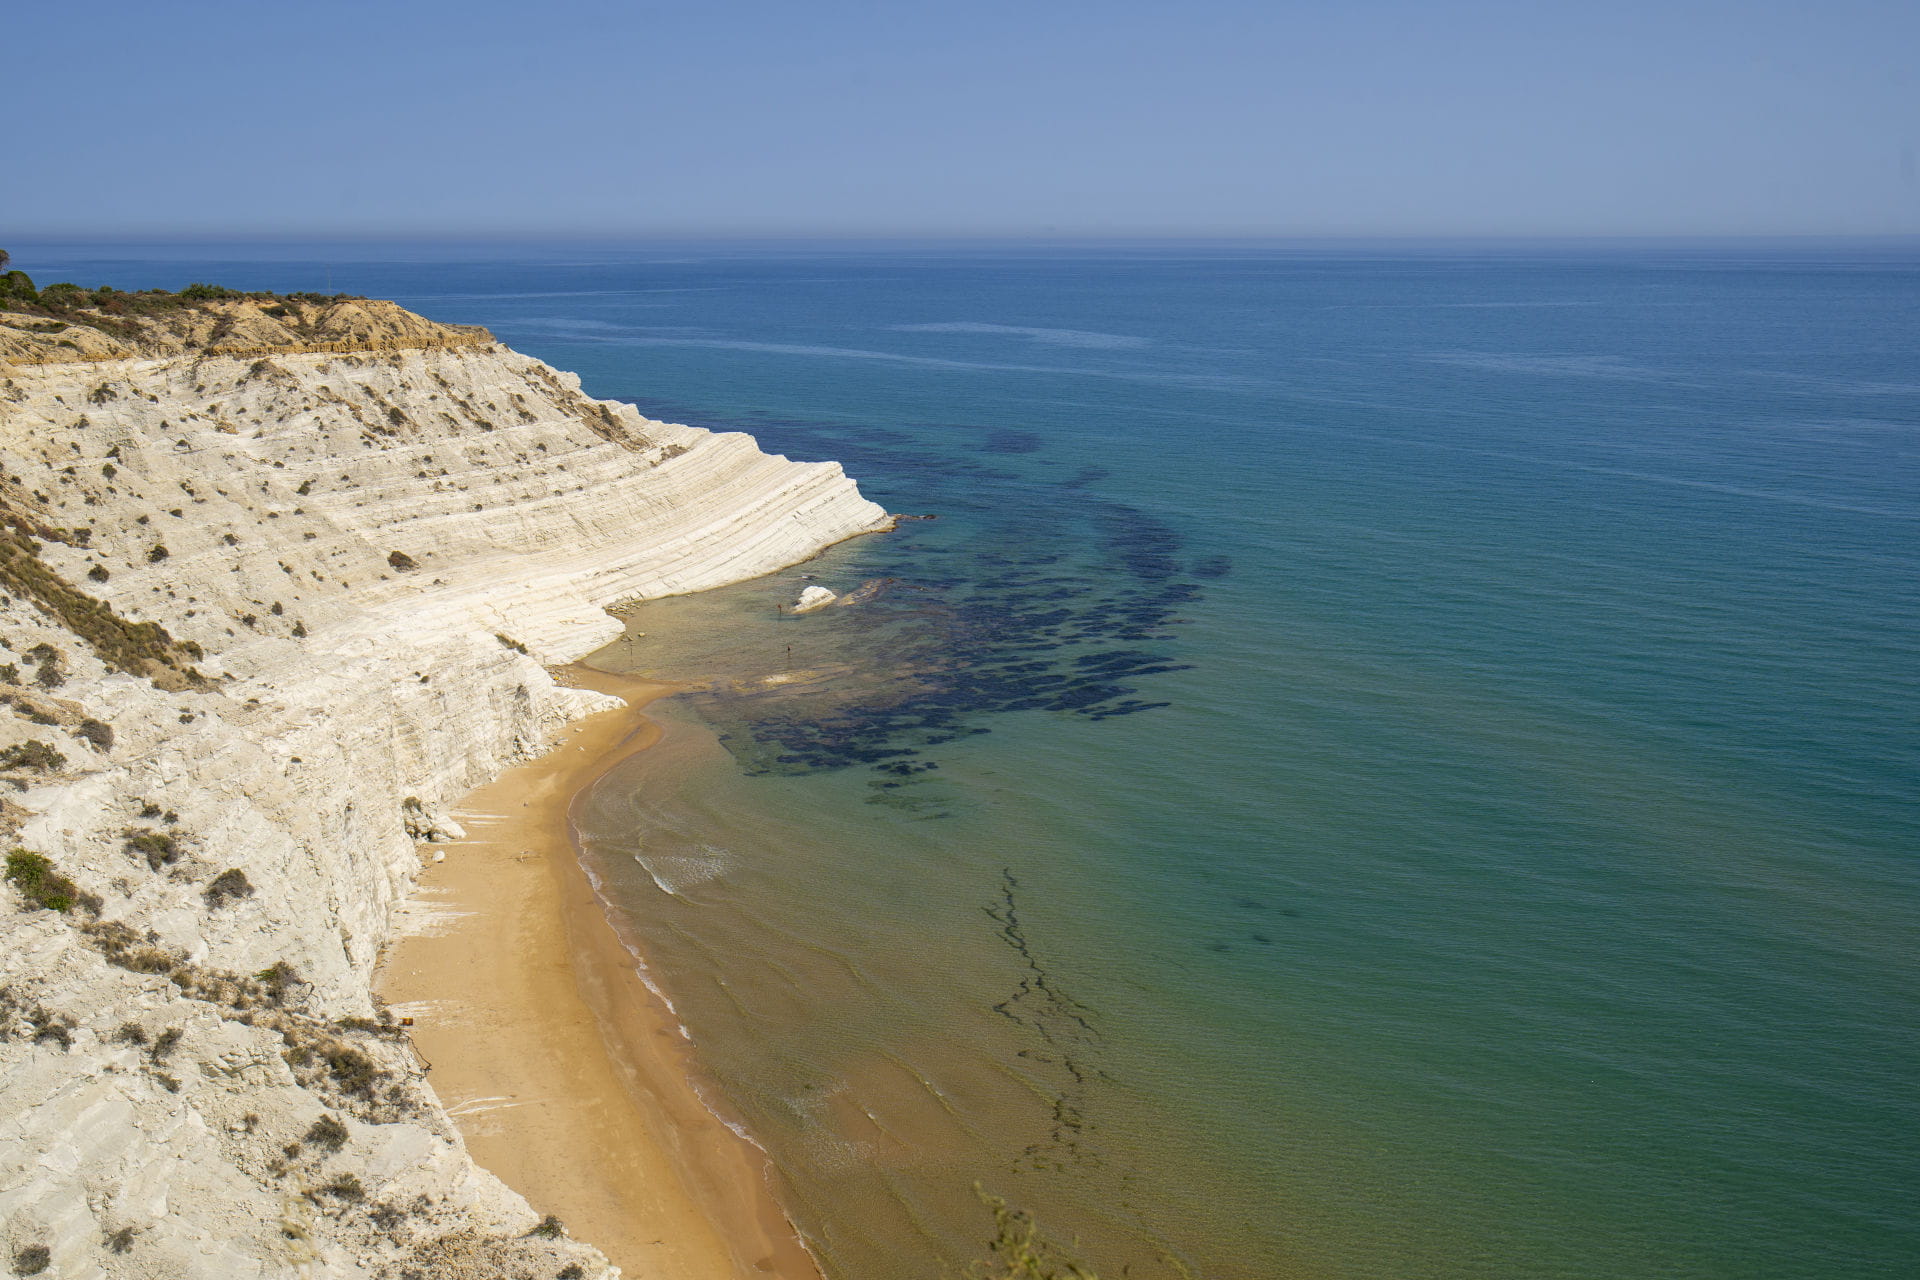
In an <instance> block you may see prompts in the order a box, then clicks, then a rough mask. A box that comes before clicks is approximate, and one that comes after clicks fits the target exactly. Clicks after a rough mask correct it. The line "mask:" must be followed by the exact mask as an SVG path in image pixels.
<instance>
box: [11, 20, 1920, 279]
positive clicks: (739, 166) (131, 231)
mask: <svg viewBox="0 0 1920 1280" xmlns="http://www.w3.org/2000/svg"><path fill="white" fill-rule="evenodd" d="M5 35H6V47H7V59H6V61H7V72H6V86H7V110H6V123H7V128H6V135H7V142H6V148H5V155H6V159H5V177H4V179H0V238H3V237H4V236H6V235H7V234H9V233H13V234H16V235H33V236H45V235H68V234H70V235H98V234H102V233H110V234H128V235H139V234H168V233H180V232H189V233H193V232H198V233H214V234H220V233H236V232H237V233H256V234H300V235H316V234H317V235H330V234H402V235H405V234H433V235H441V234H481V235H486V234H506V235H513V234H524V233H573V234H588V235H701V236H707V235H735V234H738V235H808V234H822V235H869V234H882V235H955V234H957V235H1036V234H1040V235H1044V234H1058V235H1066V236H1085V235H1162V234H1173V235H1196V234H1197V235H1229V236H1239V235H1309V236H1311V235H1337V236H1368V235H1419V236H1451V235H1693V234H1705V235H1715V234H1912V233H1920V173H1916V168H1920V74H1916V70H1915V64H1916V60H1917V59H1920V3H1914V2H1913V0H1907V2H1906V3H1891V2H1881V0H1871V2H1869V0H1822V2H1821V3H1814V2H1813V0H1801V2H1798V3H1780V2H1778V0H1747V2H1746V3H1720V2H1717V0H1716V2H1713V3H1702V2H1695V0H1673V2H1672V3H1658V4H1655V3H1640V2H1639V0H1625V2H1608V3H1597V2H1596V3H1584V4H1563V3H1555V2H1554V0H1534V2H1533V3H1453V2H1437V3H1426V4H1416V3H1401V2H1395V0H1348V2H1346V3H1321V4H1292V3H1270V4H1253V3H1240V2H1237V0H1189V2H1188V3H1134V2H1131V0H1111V2H1109V3H1104V4H1095V3H1082V2H1080V0H1056V2H1052V3H1049V2H1047V0H1022V2H1020V3H1003V2H1002V0H975V2H973V3H967V4H938V5H936V4H921V3H914V2H912V0H898V2H896V3H848V2H846V0H805V2H800V0H788V2H786V3H763V2H761V0H710V2H708V3H700V4H693V3H686V4H649V3H626V4H612V3H598V2H595V0H557V2H555V3H548V4H541V5H534V4H506V3H496V2H493V0H465V2H464V3H446V2H443V0H385V2H383V3H378V4H371V3H334V4H324V5H323V4H312V3H307V4H289V3H276V2H274V0H251V2H250V3H233V4H229V3H195V2H193V0H185V2H183V3H175V4H155V3H152V2H151V0H147V2H146V3H140V4H126V3H118V2H117V0H108V2H105V3H95V4H90V5H56V4H51V3H44V2H43V3H39V4H33V5H17V6H14V7H12V8H11V9H10V11H9V14H8V17H7V20H6V25H5ZM0 242H4V240H3V239H0Z"/></svg>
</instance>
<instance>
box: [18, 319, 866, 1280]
mask: <svg viewBox="0 0 1920 1280" xmlns="http://www.w3.org/2000/svg"><path fill="white" fill-rule="evenodd" d="M121 296H122V297H123V298H127V297H135V296H140V295H121ZM176 296H177V295H176ZM112 301H113V299H112V296H111V291H107V297H106V302H107V303H108V304H111V303H112ZM68 302H69V303H70V304H73V305H67V306H65V307H64V309H62V308H58V307H56V308H54V309H51V310H49V309H47V308H38V309H26V310H22V309H15V310H11V311H7V310H0V593H3V594H0V825H3V826H4V827H5V828H6V830H5V832H4V833H3V834H4V839H5V845H4V847H5V848H7V849H10V850H12V852H11V853H10V854H9V855H8V862H7V872H6V875H7V882H8V883H7V888H6V889H5V890H4V891H0V1249H4V1250H5V1252H6V1254H7V1256H8V1258H9V1259H12V1260H15V1261H16V1264H18V1261H19V1260H20V1259H22V1258H25V1259H26V1260H27V1262H28V1263H29V1264H31V1263H33V1262H35V1261H38V1262H41V1263H44V1264H45V1265H46V1268H47V1273H48V1274H57V1275H61V1276H87V1277H91V1276H102V1277H118V1276H127V1277H132V1276H140V1277H156V1276H165V1277H183V1278H184V1277H196V1278H197V1277H206V1278H207V1280H213V1278H214V1277H222V1278H225V1277H234V1276H257V1277H279V1276H287V1277H292V1276H295V1275H299V1276H312V1277H369V1278H372V1277H396V1278H397V1277H401V1276H406V1275H421V1276H463V1277H464V1276H472V1277H496V1276H497V1277H506V1276H520V1275H535V1276H552V1275H568V1276H595V1275H607V1274H612V1272H611V1270H610V1269H609V1268H608V1267H607V1265H606V1262H605V1259H604V1258H602V1257H601V1256H600V1254H599V1253H598V1252H597V1251H596V1250H594V1249H592V1248H591V1247H590V1246H588V1245H584V1244H576V1243H574V1242H572V1241H570V1240H568V1239H566V1238H565V1237H564V1235H560V1234H555V1233H554V1232H552V1230H551V1229H550V1228H549V1229H543V1228H542V1225H541V1224H542V1218H541V1214H540V1212H538V1211H537V1210H538V1206H532V1207H530V1206H528V1205H527V1204H526V1203H525V1202H524V1201H523V1200H522V1199H521V1198H520V1197H519V1196H518V1195H516V1194H514V1193H513V1192H511V1191H509V1190H508V1189H507V1188H506V1187H505V1186H504V1185H502V1184H501V1183H499V1182H498V1181H497V1180H496V1179H494V1178H492V1177H491V1175H489V1174H487V1173H486V1172H485V1171H484V1170H481V1169H479V1168H477V1167H476V1166H475V1165H474V1164H473V1162H472V1161H471V1160H470V1159H469V1158H468V1157H467V1154H466V1151H465V1148H464V1147H463V1146H462V1144H461V1141H460V1138H459V1135H458V1133H457V1132H456V1131H455V1129H454V1127H453V1125H452V1124H451V1123H450V1122H449V1121H448V1119H447V1117H446V1115H445V1114H444V1112H443V1111H442V1109H441V1107H440V1103H439V1101H438V1099H436V1098H435V1097H434V1094H433V1091H432V1089H431V1088H430V1087H429V1086H428V1084H427V1083H426V1081H425V1079H424V1076H423V1071H422V1068H421V1064H420V1063H419V1061H418V1060H417V1058H416V1057H415V1055H414V1053H413V1051H412V1049H411V1046H410V1044H409V1042H408V1041H407V1039H406V1036H405V1033H404V1031H403V1030H402V1029H401V1028H400V1027H399V1026H397V1025H395V1023H394V1021H393V1019H392V1018H391V1016H390V1015H389V1014H387V1013H386V1011H384V1010H383V1009H382V1008H381V1007H380V1006H379V1005H378V1004H377V1002H376V1001H375V1000H374V999H373V997H372V995H371V994H370V980H371V974H372V970H373V967H374V964H375V962H376V959H377V957H378V956H379V953H380V950H381V947H382V945H383V943H384V942H385V941H386V939H387V938H388V937H389V936H390V934H391V932H392V930H393V927H394V921H395V918H396V913H397V911H398V909H399V908H400V906H401V904H402V901H403V899H404V898H405V895H406V894H407V892H408V889H409V887H410V886H411V884H412V883H413V879H414V876H415V874H416V873H417V870H418V868H419V865H420V856H421V855H420V853H419V851H418V849H419V842H420V841H421V840H423V839H432V838H434V837H435V836H437V835H440V834H443V833H445V832H446V831H447V830H448V823H447V820H446V819H445V818H444V817H443V816H442V815H443V813H444V811H445V808H446V806H448V805H449V804H450V803H451V802H452V801H454V800H455V799H456V798H457V797H459V796H460V795H461V794H463V793H464V792H465V791H467V790H469V789H471V788H472V787H473V786H475V785H477V784H478V783H480V782H481V781H484V780H485V779H487V778H489V777H491V776H492V775H494V774H495V773H497V772H499V771H500V770H501V769H503V768H504V767H505V766H507V765H508V764H510V763H512V762H515V761H518V760H522V759H525V758H527V757H528V756H530V755H532V754H535V753H538V752H539V751H541V750H542V749H543V747H544V746H545V745H546V743H548V742H549V741H550V740H551V737H552V735H553V734H554V733H555V731H556V730H557V729H558V728H559V727H560V726H561V725H563V724H564V723H565V722H566V721H568V720H569V719H571V718H573V717H576V716H579V715H581V714H583V713H585V712H587V711H590V710H593V709H596V708H598V707H600V706H604V705H607V704H606V700H605V699H604V698H603V697H602V696H601V695H597V694H590V693H585V692H582V691H577V690H571V689H567V688H563V687H560V686H558V685H556V684H555V682H554V681H553V680H552V678H551V677H550V676H549V675H548V673H547V670H546V667H545V665H544V664H551V663H558V662H564V661H568V660H571V659H573V658H576V657H579V656H581V655H583V654H585V653H587V652H590V651H591V650H593V649H595V648H597V647H599V646H600V645H601V644H603V643H605V642H606V641H607V640H609V639H611V638H613V637H614V636H615V635H617V634H618V633H619V624H618V623H616V622H615V621H614V620H613V619H612V618H611V617H610V616H609V615H608V614H607V613H606V611H605V609H606V606H608V605H610V604H613V603H615V602H617V601H622V600H631V599H638V598H645V597H650V596H658V595H665V594H673V593H677V592H685V591H693V590H698V589H701V588H704V587H709V586H714V585H718V584H720V583H724V582H729V581H735V580H739V579H742V578H747V577H752V576H755V575H758V574H762V573H766V572H770V571H772V570H774V569H777V568H781V567H784V566H786V565H789V564H792V563H795V562H797V561H799V560H802V559H805V558H807V557H809V556H811V555H812V554H814V553H815V552H817V551H818V550H820V549H821V548H822V547H825V546H827V545H829V544H831V543H833V542H836V541H839V540H841V539H844V538H847V537H851V536H853V535H855V534H859V533H863V532H867V531H871V530H874V529H878V528H882V527H885V524H886V516H885V513H884V512H883V511H882V510H881V509H880V508H879V507H877V506H875V505H874V504H872V503H870V502H867V501H865V500H864V499H862V498H861V497H860V495H859V493H858V491H857V490H856V489H855V487H854V485H853V483H852V482H851V481H850V480H848V479H847V477H846V476H845V475H844V474H842V473H841V471H840V469H839V467H838V466H837V465H834V464H831V463H813V464H800V463H793V462H789V461H788V460H786V459H785V458H781V457H777V456H770V455H768V454H765V453H763V452H761V451H760V449H759V448H758V447H757V446H756V445H755V443H754V441H753V440H752V439H751V438H750V437H747V436H745V435H740V434H715V433H710V432H707V431H702V430H697V429H694V428H689V427H685V426H678V425H674V424H669V423H662V422H655V421H651V420H648V419H646V418H644V417H642V416H641V415H640V414H639V413H637V412H636V411H635V410H634V409H632V408H631V407H630V406H627V405H622V404H614V403H607V402H602V401H597V400H593V399H590V398H588V397H587V396H585V395H583V394H582V393H581V391H580V386H579V381H578V379H577V378H575V377H573V376H572V375H569V374H565V373H561V372H558V371H556V370H553V369H551V368H548V367H547V366H546V365H544V364H542V363H541V362H539V361H537V360H534V359H531V358H529V357H527V356H524V355H521V354H519V353H517V352H514V351H511V350H509V349H507V348H505V347H503V346H500V345H499V344H497V343H495V342H494V341H493V340H492V338H491V336H490V335H489V334H487V333H486V332H485V331H484V330H479V329H472V328H463V327H456V326H445V325H436V324H434V323H433V322H431V321H428V320H426V319H424V318H422V317H420V316H416V315H413V314H412V313H410V312H407V311H405V310H403V309H401V308H399V307H397V306H395V305H394V304H392V303H382V302H371V301H367V300H364V299H314V298H294V299H281V298H269V297H258V296H244V297H234V296H225V297H206V298H200V299H190V300H188V302H189V303H190V305H176V304H173V303H167V304H164V305H151V306H138V305H131V304H130V305H127V306H124V307H122V308H121V309H120V310H119V311H118V312H115V311H114V310H112V309H111V306H110V305H109V306H108V307H107V308H106V309H102V308H101V307H100V306H98V305H96V303H97V302H98V294H96V295H95V296H92V297H89V298H86V299H79V298H77V297H76V298H72V299H68ZM3 303H4V300H0V304H3ZM83 303H84V305H81V304H83ZM56 326H57V327H56Z"/></svg>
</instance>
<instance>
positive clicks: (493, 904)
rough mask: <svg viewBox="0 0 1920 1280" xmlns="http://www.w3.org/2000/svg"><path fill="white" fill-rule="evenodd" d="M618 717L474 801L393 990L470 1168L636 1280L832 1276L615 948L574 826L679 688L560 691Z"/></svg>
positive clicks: (422, 890) (579, 730)
mask: <svg viewBox="0 0 1920 1280" xmlns="http://www.w3.org/2000/svg"><path fill="white" fill-rule="evenodd" d="M557 674H558V675H559V677H560V678H561V679H562V680H563V682H565V683H567V684H569V685H572V686H574V687H577V688H587V689H592V690H594V691H595V692H599V693H606V694H611V695H614V696H616V697H619V698H621V699H623V705H622V706H620V707H619V708H616V709H614V710H609V711H602V712H598V713H596V714H595V715H592V716H590V717H588V718H586V719H585V720H582V721H579V722H577V723H576V724H574V725H572V726H570V727H569V728H568V729H567V730H565V731H564V733H563V734H562V736H561V737H560V739H559V741H557V742H556V743H555V744H554V745H553V746H552V748H551V749H550V750H549V751H548V752H547V753H546V754H545V755H542V756H541V757H539V758H538V759H536V760H533V761H530V762H528V763H526V764H523V765H519V766H516V767H515V768H513V769H510V770H508V771H507V772H506V773H504V774H502V775H501V776H500V777H499V778H497V779H495V780H493V781H492V782H490V783H488V784H487V785H485V786H483V787H481V788H479V789H478V790H476V791H474V792H472V793H471V794H469V795H468V796H467V797H465V798H464V799H463V800H462V801H461V802H460V803H459V805H458V807H457V808H456V809H455V811H454V812H455V817H456V818H457V819H458V821H459V822H460V823H461V824H462V825H463V826H464V827H465V828H466V831H467V836H466V838H465V839H463V840H459V841H455V842H452V843H450V844H447V845H445V846H441V847H438V848H443V849H444V852H445V854H446V858H445V860H444V861H440V860H439V859H438V858H436V860H435V862H434V863H433V865H432V866H430V867H429V868H428V869H427V870H426V871H425V872H424V873H423V874H422V876H421V881H420V887H419V889H418V890H417V894H418V897H417V900H416V903H415V904H414V911H415V912H416V913H417V914H418V915H419V916H420V917H422V923H421V927H420V930H419V931H418V932H411V933H408V934H406V935H405V936H403V937H402V938H401V939H400V940H399V941H398V943H397V944H396V945H395V947H394V948H393V950H392V951H391V952H390V954H389V956H388V958H387V961H386V963H385V966H384V968H383V970H382V975H381V979H380V990H381V993H382V995H383V996H384V997H385V998H386V999H388V1000H389V1001H390V1002H391V1003H392V1004H393V1006H394V1008H395V1010H396V1012H399V1013H403V1014H406V1015H410V1016H412V1017H413V1018H414V1019H415V1021H414V1025H413V1028H412V1036H413V1039H414V1042H415V1043H416V1044H417V1045H418V1046H419V1047H420V1049H421V1051H422V1053H423V1055H424V1056H425V1057H426V1059H427V1060H428V1061H429V1062H430V1063H433V1064H435V1065H434V1066H433V1067H432V1068H431V1069H430V1071H429V1074H428V1079H429V1080H430V1081H431V1082H432V1083H433V1085H434V1088H435V1089H436V1091H437V1092H438V1093H439V1094H440V1097H441V1099H442V1101H443V1102H444V1103H445V1104H446V1106H447V1109H448V1112H449V1114H451V1115H452V1116H454V1117H455V1119H456V1120H457V1121H458V1123H459V1124H460V1126H461V1130H462V1132H463V1134H464V1135H465V1137H466V1141H467V1146H468V1149H469V1150H471V1151H472V1152H473V1153H474V1156H475V1158H476V1159H477V1160H479V1161H480V1162H481V1164H483V1165H484V1166H485V1167H486V1168H488V1169H489V1170H491V1171H492V1172H493V1173H495V1174H497V1175H499V1176H500V1177H501V1178H502V1179H504V1180H505V1181H506V1182H507V1184H508V1185H509V1186H512V1187H513V1188H515V1189H516V1190H518V1191H520V1192H521V1193H522V1194H523V1195H526V1196H527V1197H528V1198H529V1200H530V1201H531V1202H532V1203H534V1204H536V1205H539V1206H541V1207H542V1208H543V1209H544V1210H546V1211H549V1212H552V1213H554V1214H556V1215H557V1216H559V1217H560V1218H561V1219H562V1220H563V1221H565V1222H566V1224H567V1226H568V1229H569V1230H570V1231H572V1232H574V1233H576V1234H578V1235H580V1236H581V1237H582V1238H583V1239H588V1240H592V1241H594V1242H595V1243H596V1244H597V1245H598V1246H599V1247H600V1249H601V1250H602V1251H603V1252H605V1253H606V1254H607V1256H608V1257H609V1258H610V1259H611V1260H612V1261H613V1262H615V1263H616V1264H617V1265H619V1266H621V1267H622V1268H624V1269H625V1270H626V1272H627V1274H629V1275H659V1276H666V1277H674V1278H676V1280H679V1278H682V1277H684V1278H686V1280H723V1278H728V1277H739V1276H770V1277H779V1278H781V1280H810V1278H812V1277H816V1276H817V1275H818V1274H819V1273H818V1270H817V1269H816V1268H815V1267H814V1266H813V1264H812V1262H811V1260H810V1259H809V1258H808V1257H807V1255H806V1253H805V1251H804V1249H803V1248H802V1247H801V1246H800V1244H799V1241H798V1240H797V1238H796V1237H795V1235H794V1233H793V1231H792V1228H791V1226H790V1225H789V1224H788V1223H787V1222H786V1220H785V1218H784V1216H783V1215H782V1214H781V1213H780V1211H779V1208H778V1206H777V1204H775V1203H774V1202H773V1200H772V1198H771V1193H770V1190H769V1188H768V1186H767V1180H766V1171H765V1157H764V1155H763V1153H761V1152H760V1151H759V1150H758V1148H755V1147H753V1146H752V1145H751V1144H750V1143H748V1142H746V1141H745V1140H744V1139H742V1138H741V1137H740V1136H739V1135H737V1134H736V1133H734V1132H733V1131H732V1130H731V1129H729V1128H727V1127H726V1125H725V1124H724V1123H723V1122H722V1121H721V1120H720V1119H719V1118H718V1117H716V1116H715V1115H714V1114H713V1113H712V1112H711V1111H710V1110H709V1109H708V1104H707V1103H706V1102H705V1101H703V1100H702V1099H701V1098H700V1097H699V1095H698V1094H697V1092H696V1091H695V1090H694V1088H693V1086H692V1084H691V1082H690V1080H689V1079H688V1076H687V1073H688V1072H689V1071H690V1070H692V1069H693V1067H692V1063H691V1061H690V1057H689V1046H688V1044H687V1042H686V1040H685V1037H684V1033H683V1032H682V1030H681V1028H680V1027H679V1024H678V1023H677V1021H675V1019H674V1017H673V1014H672V1011H671V1010H670V1009H669V1008H667V1007H666V1006H665V1005H664V1004H663V1003H662V1002H661V1001H660V999H659V998H658V997H657V996H656V995H654V994H653V993H652V992H650V991H648V990H647V988H646V986H645V984H644V983H643V982H641V980H640V977H639V974H638V972H637V971H636V968H635V965H636V958H635V957H634V956H633V955H632V953H630V952H629V951H628V950H627V949H626V948H625V946H624V945H623V944H622V943H621V941H620V940H619V939H618V938H617V937H616V936H615V935H614V934H613V932H612V930H611V927H610V926H609V924H608V921H607V919H606V917H605V914H604V912H603V909H602V907H601V905H600V903H599V901H598V899H597V898H596V896H595V894H594V891H593V886H592V884H591V883H590V882H589V881H588V879H587V877H586V875H585V873H584V871H583V870H582V868H581V866H580V862H579V856H578V851H577V849H576V847H575V845H574V842H573V837H572V822H571V818H570V813H571V810H572V807H573V806H574V804H575V803H577V801H578V799H579V797H580V796H581V794H582V793H583V792H585V791H586V790H587V789H588V788H590V787H592V786H593V784H594V783H595V782H596V781H598V780H599V779H600V778H602V777H604V776H605V774H606V773H607V772H608V771H609V770H610V769H612V768H613V767H614V766H616V765H617V764H618V763H619V762H620V761H621V760H623V759H625V758H626V757H627V756H629V755H631V754H633V753H635V752H639V751H645V750H647V749H649V748H651V747H653V746H654V745H655V743H656V742H657V741H658V740H659V737H660V731H659V728H658V726H656V725H655V724H653V722H652V721H650V720H649V719H648V718H647V716H646V713H645V709H646V707H647V705H648V704H649V703H650V702H652V701H653V700H654V699H655V698H658V697H661V696H665V695H668V694H671V693H672V692H674V690H673V688H672V687H671V686H665V685H655V684H647V683H644V682H640V681H634V680H629V679H622V678H620V677H618V676H612V675H609V674H607V673H604V672H599V671H594V670H592V669H590V668H584V667H572V668H567V669H563V670H562V671H560V672H559V673H557Z"/></svg>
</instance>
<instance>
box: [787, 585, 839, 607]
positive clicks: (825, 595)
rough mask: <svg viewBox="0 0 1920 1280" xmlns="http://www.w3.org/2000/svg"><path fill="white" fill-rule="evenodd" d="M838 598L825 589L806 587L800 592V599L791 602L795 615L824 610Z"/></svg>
mask: <svg viewBox="0 0 1920 1280" xmlns="http://www.w3.org/2000/svg"><path fill="white" fill-rule="evenodd" d="M839 598H840V597H839V596H836V595H835V594H833V592H831V591H829V590H827V589H826V588H825V587H807V588H805V589H804V590H802V591H801V592H800V598H799V599H798V600H795V601H794V602H793V611H794V612H795V613H812V612H813V611H814V610H815V609H824V608H826V607H827V606H828V605H830V604H832V603H833V602H834V601H835V600H838V599H839Z"/></svg>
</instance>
